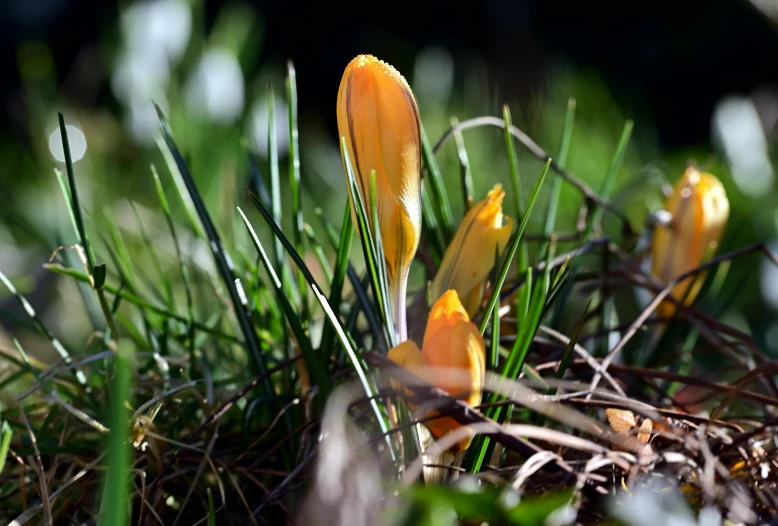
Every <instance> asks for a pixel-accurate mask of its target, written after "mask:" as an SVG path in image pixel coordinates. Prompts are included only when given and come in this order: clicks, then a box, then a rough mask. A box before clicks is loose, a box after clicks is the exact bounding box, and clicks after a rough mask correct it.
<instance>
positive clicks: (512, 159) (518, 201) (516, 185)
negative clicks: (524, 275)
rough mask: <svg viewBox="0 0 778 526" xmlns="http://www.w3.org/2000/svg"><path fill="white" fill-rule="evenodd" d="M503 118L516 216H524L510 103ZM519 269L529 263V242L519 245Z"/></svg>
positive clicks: (505, 107)
mask: <svg viewBox="0 0 778 526" xmlns="http://www.w3.org/2000/svg"><path fill="white" fill-rule="evenodd" d="M502 118H503V120H505V128H504V130H505V134H504V135H505V149H506V151H507V152H508V161H509V164H510V167H511V184H512V185H513V200H514V205H515V207H516V217H522V215H523V213H524V212H523V210H524V202H523V201H524V198H523V196H522V193H521V182H520V180H519V179H520V174H519V157H518V155H517V154H516V147H515V145H514V144H513V135H511V126H512V125H511V110H510V109H509V108H508V105H507V104H506V105H505V106H503V107H502ZM516 264H517V266H518V268H519V271H521V272H523V271H524V269H525V268H527V265H528V264H529V252H528V250H527V244H526V243H522V244H521V245H520V246H519V258H518V260H517V261H516Z"/></svg>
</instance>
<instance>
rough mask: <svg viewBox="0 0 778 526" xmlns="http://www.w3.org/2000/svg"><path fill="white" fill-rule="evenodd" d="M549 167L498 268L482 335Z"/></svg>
mask: <svg viewBox="0 0 778 526" xmlns="http://www.w3.org/2000/svg"><path fill="white" fill-rule="evenodd" d="M550 166H551V159H549V160H548V161H547V162H546V164H545V166H544V167H543V170H542V171H541V172H540V176H539V177H538V180H537V182H536V183H535V189H534V190H533V191H532V195H531V196H530V199H529V202H528V203H527V209H526V211H525V212H524V216H523V217H522V218H521V223H520V224H519V228H518V230H516V233H515V234H514V236H513V239H512V240H511V244H510V245H509V247H508V250H507V251H506V252H507V255H506V257H505V260H504V261H503V264H502V267H501V268H500V272H499V274H498V277H497V281H496V282H495V284H494V288H493V289H492V295H491V296H490V297H489V302H488V303H487V305H486V308H485V309H484V313H486V314H485V315H484V316H483V318H481V323H480V324H479V325H478V329H479V330H480V331H481V334H483V333H484V331H485V330H486V327H487V325H488V324H489V318H490V315H491V313H492V311H493V310H494V306H495V305H496V304H497V302H498V301H499V299H500V289H502V286H503V284H504V283H505V279H506V278H507V277H508V271H509V270H510V266H511V263H512V262H513V258H514V257H515V256H516V252H517V251H518V248H519V245H520V244H521V238H522V236H523V235H524V230H525V229H526V228H527V223H529V217H530V214H532V209H533V208H534V207H535V202H536V201H537V199H538V195H539V194H540V189H541V188H542V186H543V181H544V180H545V179H546V175H547V174H548V169H549V167H550Z"/></svg>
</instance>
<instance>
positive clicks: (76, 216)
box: [57, 113, 95, 274]
mask: <svg viewBox="0 0 778 526" xmlns="http://www.w3.org/2000/svg"><path fill="white" fill-rule="evenodd" d="M57 116H58V118H59V131H60V136H61V137H62V149H63V151H64V153H65V169H66V170H67V175H68V183H69V185H70V186H69V188H68V193H69V194H70V195H69V197H70V200H69V203H68V207H69V212H70V214H71V218H72V220H73V221H74V223H75V227H76V231H77V234H78V242H79V244H80V245H81V247H82V248H83V249H84V253H86V260H87V263H88V265H89V273H90V274H91V273H92V272H93V271H94V267H95V259H94V254H93V253H92V247H90V246H89V240H88V239H87V237H86V227H85V226H84V217H83V215H82V213H81V203H80V202H79V199H78V190H77V188H76V177H75V172H74V171H73V159H72V157H71V155H70V141H69V140H68V132H67V128H66V127H65V116H64V115H62V113H58V114H57Z"/></svg>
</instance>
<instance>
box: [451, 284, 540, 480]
mask: <svg viewBox="0 0 778 526" xmlns="http://www.w3.org/2000/svg"><path fill="white" fill-rule="evenodd" d="M548 280H549V273H548V272H544V273H542V274H541V277H540V278H539V279H538V283H537V284H536V286H535V287H534V291H533V294H532V302H531V304H530V312H529V314H528V316H527V319H526V320H525V321H524V323H523V324H522V327H521V329H520V331H519V334H518V335H517V337H516V341H515V342H514V344H513V348H512V349H511V352H510V354H509V355H508V358H507V360H506V362H505V365H504V366H503V369H502V376H504V377H505V378H509V379H515V378H518V376H519V374H520V373H521V369H522V367H523V366H524V360H525V358H526V357H527V351H529V347H530V345H531V344H532V340H533V339H534V336H535V332H537V328H538V326H539V325H540V321H541V319H542V316H543V310H544V305H545V298H546V294H547V292H548V285H549V281H548ZM498 401H500V397H499V396H497V395H494V394H493V395H491V396H490V397H489V401H488V403H490V404H493V403H496V402H498ZM484 414H485V416H486V417H488V418H491V419H493V420H496V421H498V422H502V421H503V420H504V419H501V418H500V417H501V415H502V414H503V406H493V407H489V408H487V410H486V411H485V412H484ZM493 448H494V445H493V444H492V441H491V440H490V438H489V437H488V436H486V435H479V436H477V437H476V439H475V440H474V441H473V444H472V445H471V446H470V448H469V449H468V451H467V454H466V456H465V461H464V464H463V466H465V467H466V469H467V470H468V472H470V473H478V472H479V471H480V470H481V466H482V465H483V462H484V461H485V460H486V459H487V458H489V457H490V455H491V452H492V450H493Z"/></svg>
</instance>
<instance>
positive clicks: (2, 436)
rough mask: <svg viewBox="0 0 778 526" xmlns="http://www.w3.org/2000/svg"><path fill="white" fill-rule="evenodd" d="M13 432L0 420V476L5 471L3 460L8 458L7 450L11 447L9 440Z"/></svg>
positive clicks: (6, 423)
mask: <svg viewBox="0 0 778 526" xmlns="http://www.w3.org/2000/svg"><path fill="white" fill-rule="evenodd" d="M12 437H13V431H12V430H11V426H9V425H8V422H6V421H4V420H0V475H2V474H3V470H4V469H5V459H6V458H7V457H8V450H9V448H10V447H11V438H12Z"/></svg>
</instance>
